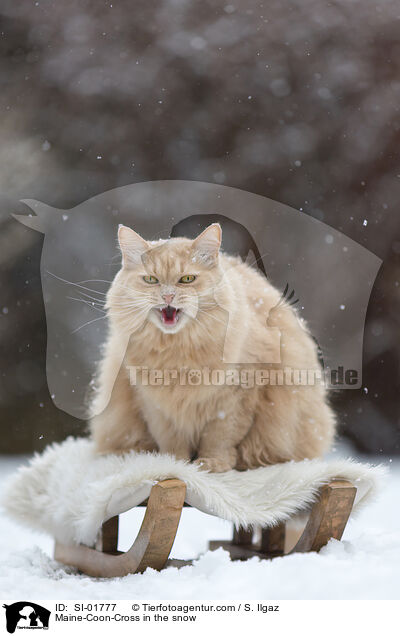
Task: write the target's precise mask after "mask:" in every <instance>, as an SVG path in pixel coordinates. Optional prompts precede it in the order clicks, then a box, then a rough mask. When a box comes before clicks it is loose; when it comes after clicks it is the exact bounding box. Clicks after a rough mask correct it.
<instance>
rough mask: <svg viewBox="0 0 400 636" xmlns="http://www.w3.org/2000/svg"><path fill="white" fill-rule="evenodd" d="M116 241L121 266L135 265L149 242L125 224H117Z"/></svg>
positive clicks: (138, 262) (140, 260)
mask: <svg viewBox="0 0 400 636" xmlns="http://www.w3.org/2000/svg"><path fill="white" fill-rule="evenodd" d="M118 242H119V246H120V248H121V252H122V266H123V267H127V268H128V267H136V266H137V265H140V264H141V262H142V255H143V254H144V253H145V252H147V251H148V250H149V249H150V246H149V244H148V243H147V242H146V241H145V240H144V238H142V237H141V236H140V234H138V233H137V232H135V231H134V230H131V228H130V227H127V226H126V225H121V224H120V225H119V226H118Z"/></svg>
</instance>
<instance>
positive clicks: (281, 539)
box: [54, 479, 356, 577]
mask: <svg viewBox="0 0 400 636" xmlns="http://www.w3.org/2000/svg"><path fill="white" fill-rule="evenodd" d="M185 493H186V485H185V483H184V482H183V481H180V480H179V479H167V480H165V481H160V482H158V483H157V484H155V485H154V486H153V487H152V489H151V493H150V496H149V498H148V501H147V508H146V514H145V516H144V519H143V522H142V525H141V527H140V530H139V533H138V535H137V537H136V539H135V541H134V543H133V544H132V546H131V548H130V549H129V550H128V551H127V552H119V551H118V550H117V547H118V516H116V517H112V518H111V519H109V520H108V521H106V522H105V523H103V526H102V529H101V531H100V534H99V538H98V540H97V543H96V546H95V547H93V548H90V547H88V546H85V545H64V544H61V543H58V542H56V544H55V550H54V558H55V559H56V560H57V561H60V562H61V563H64V564H66V565H70V566H74V567H76V568H78V570H79V571H80V572H83V573H85V574H88V575H90V576H95V577H114V576H125V575H126V574H134V573H135V572H143V571H144V570H146V568H148V567H150V568H153V569H155V570H161V569H162V568H164V567H165V565H175V566H177V567H180V566H182V565H187V564H189V563H191V561H180V560H171V561H168V557H169V554H170V552H171V549H172V545H173V543H174V540H175V535H176V532H177V529H178V525H179V520H180V517H181V512H182V508H183V506H184V505H185V504H184V501H185ZM355 494H356V488H355V487H354V486H353V485H352V484H351V483H350V482H348V481H332V482H331V483H330V484H328V485H326V486H323V487H322V488H321V489H320V493H319V497H318V499H317V501H316V502H315V503H314V505H313V506H312V509H311V512H310V515H309V518H308V521H307V524H306V526H305V528H304V530H303V532H302V534H301V536H300V538H299V539H298V541H297V542H296V544H295V545H294V547H293V548H292V549H291V550H289V551H288V552H287V551H285V534H286V524H285V523H281V524H279V525H278V526H275V527H273V528H265V529H261V533H260V534H261V536H260V537H259V539H258V541H257V542H254V539H255V537H254V534H255V533H254V531H253V530H247V529H244V528H239V529H238V530H236V529H234V532H233V538H232V540H231V541H210V543H209V548H210V549H211V550H215V549H217V548H219V547H223V548H224V549H225V550H228V552H229V553H230V555H231V558H232V559H242V560H243V559H248V558H250V557H253V556H258V557H260V558H262V559H271V558H274V557H277V556H282V555H284V554H286V553H290V554H291V553H294V552H311V551H315V552H318V551H319V550H320V549H321V548H322V547H323V546H324V545H326V544H327V542H328V541H329V539H331V538H334V539H337V540H340V539H341V537H342V534H343V531H344V529H345V527H346V523H347V520H348V518H349V515H350V513H351V510H352V507H353V502H354V498H355ZM144 505H146V504H144Z"/></svg>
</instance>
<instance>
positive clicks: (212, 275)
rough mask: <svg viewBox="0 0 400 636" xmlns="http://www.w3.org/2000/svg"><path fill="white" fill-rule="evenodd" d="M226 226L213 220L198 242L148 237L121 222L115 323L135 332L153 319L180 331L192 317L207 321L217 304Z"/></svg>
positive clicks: (112, 298)
mask: <svg viewBox="0 0 400 636" xmlns="http://www.w3.org/2000/svg"><path fill="white" fill-rule="evenodd" d="M221 234H222V233H221V226H220V225H219V224H218V223H213V224H212V225H210V226H209V227H207V228H206V229H205V230H204V232H202V233H201V234H200V235H199V236H198V237H197V238H195V239H194V240H191V239H188V238H170V239H167V240H161V239H160V240H158V241H146V240H145V239H144V238H142V237H141V236H140V235H139V234H137V233H136V232H135V231H134V230H132V229H130V228H128V227H126V226H124V225H121V226H120V227H119V230H118V241H119V246H120V249H121V252H122V268H121V270H120V271H119V272H118V274H117V276H116V277H115V279H114V282H113V284H112V286H111V288H110V292H109V295H108V301H107V308H108V311H109V313H110V316H111V318H112V320H113V321H114V323H117V324H118V325H119V326H120V328H121V329H124V330H126V331H135V330H137V329H138V328H140V327H141V326H142V325H143V324H145V323H146V322H148V321H150V322H151V323H152V324H153V325H155V326H156V327H157V328H158V329H160V330H161V331H162V332H164V333H168V334H172V333H177V332H178V331H180V330H181V329H183V328H184V327H185V326H187V325H188V324H189V323H190V322H191V321H200V322H201V321H202V318H203V315H204V313H205V312H207V311H208V310H209V309H210V307H211V306H212V305H214V306H215V304H216V303H215V300H214V290H215V288H216V287H217V286H218V284H220V282H221V278H222V272H221V269H220V264H219V250H220V246H221Z"/></svg>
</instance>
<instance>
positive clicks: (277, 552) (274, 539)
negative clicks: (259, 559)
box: [260, 523, 286, 557]
mask: <svg viewBox="0 0 400 636" xmlns="http://www.w3.org/2000/svg"><path fill="white" fill-rule="evenodd" d="M285 536H286V527H285V524H284V523H280V524H278V525H277V526H273V527H272V528H263V529H262V530H261V544H260V552H263V553H264V554H267V555H269V556H271V557H272V556H281V555H282V554H283V553H284V551H285Z"/></svg>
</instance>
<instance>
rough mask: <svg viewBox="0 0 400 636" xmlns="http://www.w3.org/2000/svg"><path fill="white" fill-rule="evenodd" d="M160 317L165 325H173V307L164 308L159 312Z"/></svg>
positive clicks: (174, 317)
mask: <svg viewBox="0 0 400 636" xmlns="http://www.w3.org/2000/svg"><path fill="white" fill-rule="evenodd" d="M161 315H162V319H163V323H164V324H165V325H174V324H175V323H176V309H175V307H170V305H168V307H164V309H162V310H161Z"/></svg>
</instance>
